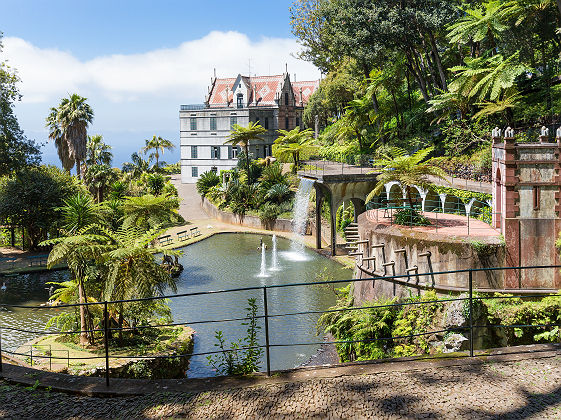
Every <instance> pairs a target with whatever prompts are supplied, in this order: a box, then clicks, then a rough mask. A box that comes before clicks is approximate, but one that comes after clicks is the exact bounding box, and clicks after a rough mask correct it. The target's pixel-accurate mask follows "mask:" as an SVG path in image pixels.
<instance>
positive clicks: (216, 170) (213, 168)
mask: <svg viewBox="0 0 561 420" xmlns="http://www.w3.org/2000/svg"><path fill="white" fill-rule="evenodd" d="M210 170H211V172H214V173H216V172H218V168H217V167H216V166H213V167H212V168H210Z"/></svg>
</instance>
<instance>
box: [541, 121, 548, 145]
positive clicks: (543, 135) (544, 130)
mask: <svg viewBox="0 0 561 420" xmlns="http://www.w3.org/2000/svg"><path fill="white" fill-rule="evenodd" d="M547 140H549V128H547V127H546V126H545V125H544V126H542V128H541V130H540V142H541V143H547Z"/></svg>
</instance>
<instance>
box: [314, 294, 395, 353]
mask: <svg viewBox="0 0 561 420" xmlns="http://www.w3.org/2000/svg"><path fill="white" fill-rule="evenodd" d="M350 287H351V285H348V286H347V287H344V288H341V289H336V292H337V294H338V299H337V304H336V306H335V307H332V308H330V310H335V311H334V312H326V313H325V314H323V315H322V316H321V317H320V318H319V320H318V328H319V329H320V330H323V331H324V332H325V333H331V334H332V335H333V336H334V337H335V339H336V340H337V341H348V342H347V343H338V344H336V348H337V352H338V354H339V357H340V358H341V361H342V362H351V361H355V360H372V359H381V358H383V357H385V356H387V355H388V354H389V353H388V352H389V350H390V349H391V341H390V340H376V339H381V338H388V337H391V336H392V335H391V331H392V326H393V322H394V319H395V317H396V314H397V309H396V308H395V307H385V308H364V309H359V310H346V309H350V308H352V306H353V298H352V296H351V295H350ZM393 302H394V300H387V301H384V300H378V301H374V302H367V303H365V304H364V305H363V306H365V307H367V306H375V305H387V304H391V303H393ZM358 340H366V342H358ZM368 340H371V341H368ZM355 341H357V342H355Z"/></svg>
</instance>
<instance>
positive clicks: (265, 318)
mask: <svg viewBox="0 0 561 420" xmlns="http://www.w3.org/2000/svg"><path fill="white" fill-rule="evenodd" d="M390 264H393V262H390V263H384V264H382V265H383V266H388V265H390ZM552 268H553V269H558V268H561V265H535V266H523V267H489V268H475V269H462V270H449V271H440V272H428V273H417V272H416V271H417V270H418V267H415V266H414V267H411V268H410V269H409V271H408V273H409V272H411V271H415V273H414V274H402V275H394V276H371V277H369V278H366V279H364V278H354V279H346V280H326V281H314V282H310V283H289V284H276V285H267V286H253V287H240V288H234V289H226V290H210V291H204V292H191V293H182V294H176V295H166V296H155V297H150V298H141V299H126V300H116V301H107V302H88V303H83V304H69V305H60V306H53V307H48V306H47V307H45V306H27V305H9V304H0V307H4V308H34V309H44V310H49V309H53V308H57V309H60V308H64V307H66V308H76V307H79V306H92V305H103V314H104V320H105V322H103V324H104V325H103V327H101V328H94V329H93V330H92V329H87V330H72V331H31V330H26V329H22V328H15V327H8V326H2V325H0V332H1V330H2V329H4V330H8V331H16V332H22V333H28V334H66V335H72V334H80V333H101V334H103V338H104V347H105V355H100V356H91V357H72V358H71V357H70V356H69V355H68V356H67V357H66V359H67V360H68V364H69V363H70V359H76V360H88V359H105V362H106V369H105V376H106V384H107V386H109V359H115V358H120V359H159V358H181V357H192V356H203V355H213V354H220V353H227V352H232V351H239V350H249V349H265V354H266V362H267V367H266V370H267V374H268V375H270V373H271V368H270V360H271V355H270V349H271V348H275V347H290V346H308V345H318V344H325V343H328V344H329V343H331V344H345V343H346V344H350V343H356V342H375V341H379V340H397V339H403V338H411V337H416V336H421V335H428V334H434V333H436V332H447V331H451V329H444V330H440V331H436V332H435V331H429V332H425V333H419V334H411V335H405V336H399V337H378V338H372V339H364V340H334V341H328V342H325V341H322V342H321V343H315V342H313V343H312V342H309V343H299V342H295V343H273V342H270V336H271V333H270V331H269V319H271V318H280V317H291V316H302V315H310V314H325V313H334V312H343V311H359V310H366V309H380V308H391V307H405V306H411V305H425V304H431V303H435V302H438V303H443V302H454V301H467V302H469V306H470V320H469V325H468V326H464V327H461V328H454V330H458V329H462V330H469V333H470V338H471V339H470V350H469V354H470V356H473V352H474V349H473V330H474V329H476V328H484V327H485V328H536V327H540V328H547V327H558V326H561V324H557V323H555V324H554V323H551V324H543V323H540V324H520V325H485V326H483V325H474V323H473V319H472V316H471V314H472V310H471V309H472V307H473V302H474V301H477V300H479V301H482V300H487V299H513V298H541V297H545V296H557V297H561V294H560V293H551V292H553V291H552V290H546V292H547V293H546V294H540V293H539V290H527V292H534V293H526V294H523V295H518V296H475V295H474V293H475V292H476V291H477V292H479V293H487V292H486V291H485V290H481V289H474V287H473V275H474V273H479V272H496V271H507V270H528V269H552ZM458 273H466V274H467V275H468V287H467V291H468V296H465V297H450V298H445V299H439V300H428V301H427V300H419V301H405V302H392V303H388V304H383V305H372V306H361V307H351V308H334V309H326V310H309V311H299V312H286V313H272V314H270V313H269V312H268V309H269V308H268V303H267V291H268V290H270V289H280V288H286V287H310V286H317V285H334V284H341V283H349V282H351V283H354V282H361V281H373V280H386V281H394V282H398V283H401V284H403V285H406V286H412V284H411V283H408V281H403V280H402V279H411V278H412V277H415V278H417V279H418V278H419V277H420V276H429V275H430V276H434V275H446V274H448V275H449V274H458ZM414 286H415V287H424V288H427V289H434V287H429V286H428V285H425V284H424V283H416V284H415V285H414ZM256 290H259V291H261V293H262V297H263V314H260V315H256V316H255V317H253V318H252V317H238V318H235V317H234V318H226V319H207V320H195V321H190V322H178V323H167V324H156V325H144V326H138V327H112V328H110V327H109V323H108V319H109V317H108V305H112V304H121V303H130V302H144V301H150V300H159V299H173V298H178V297H186V296H202V295H210V294H219V293H231V292H239V291H256ZM489 292H492V291H489ZM512 292H516V289H514V290H512ZM251 319H262V320H263V321H264V323H265V344H263V345H258V346H252V347H242V346H240V347H239V348H238V349H220V350H217V351H208V352H197V353H191V354H181V355H165V356H163V355H155V356H146V355H137V356H122V355H118V356H117V355H111V354H110V352H109V345H108V340H107V337H108V336H109V334H110V333H111V332H114V331H128V330H140V329H155V328H163V327H171V326H183V325H197V324H211V323H224V322H236V321H248V320H251ZM1 344H2V340H1V334H0V372H1V371H2V348H1ZM34 346H35V347H38V346H41V345H40V344H36V345H34ZM54 351H59V350H54ZM4 353H6V354H12V355H19V356H28V355H27V354H23V353H17V352H14V351H11V350H4ZM52 353H53V350H51V351H49V354H48V355H41V354H31V356H32V357H34V358H36V359H37V358H49V363H51V361H52V359H62V357H57V356H54V355H53V354H52Z"/></svg>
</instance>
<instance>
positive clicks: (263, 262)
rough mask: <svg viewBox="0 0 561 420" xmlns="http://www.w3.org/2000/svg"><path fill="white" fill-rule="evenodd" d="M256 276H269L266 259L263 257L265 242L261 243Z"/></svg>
mask: <svg viewBox="0 0 561 420" xmlns="http://www.w3.org/2000/svg"><path fill="white" fill-rule="evenodd" d="M257 277H269V275H268V274H267V260H266V258H265V244H262V245H261V271H259V275H258V276H257Z"/></svg>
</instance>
